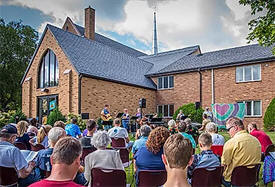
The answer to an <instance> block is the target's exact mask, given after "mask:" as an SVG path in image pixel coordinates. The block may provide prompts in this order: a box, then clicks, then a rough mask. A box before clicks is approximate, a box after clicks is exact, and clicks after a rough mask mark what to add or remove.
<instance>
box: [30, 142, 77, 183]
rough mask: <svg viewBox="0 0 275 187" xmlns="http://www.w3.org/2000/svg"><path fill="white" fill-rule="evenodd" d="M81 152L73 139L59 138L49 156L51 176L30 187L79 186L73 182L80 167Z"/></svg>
mask: <svg viewBox="0 0 275 187" xmlns="http://www.w3.org/2000/svg"><path fill="white" fill-rule="evenodd" d="M81 151H82V150H81V145H80V143H79V141H78V140H76V139H75V138H72V137H65V138H61V139H60V140H59V141H58V142H57V143H56V145H55V146H54V149H53V153H52V155H51V164H52V171H51V175H50V176H49V177H48V178H47V179H44V180H41V181H39V182H36V183H34V184H32V185H30V187H40V186H43V187H47V186H64V187H73V186H81V185H78V184H76V183H74V182H73V179H74V178H75V176H76V173H77V171H78V169H79V166H80V157H81Z"/></svg>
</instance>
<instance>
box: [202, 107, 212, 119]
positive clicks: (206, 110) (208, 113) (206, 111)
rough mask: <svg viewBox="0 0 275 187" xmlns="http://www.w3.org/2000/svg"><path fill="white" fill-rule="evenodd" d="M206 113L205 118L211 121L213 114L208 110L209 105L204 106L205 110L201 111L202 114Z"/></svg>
mask: <svg viewBox="0 0 275 187" xmlns="http://www.w3.org/2000/svg"><path fill="white" fill-rule="evenodd" d="M204 114H206V115H207V118H208V119H209V120H210V121H213V114H212V112H211V111H210V110H209V107H205V110H204V112H203V115H204Z"/></svg>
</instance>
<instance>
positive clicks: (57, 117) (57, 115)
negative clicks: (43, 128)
mask: <svg viewBox="0 0 275 187" xmlns="http://www.w3.org/2000/svg"><path fill="white" fill-rule="evenodd" d="M56 121H63V122H66V118H65V116H63V114H62V113H61V112H60V110H59V109H58V107H56V108H55V109H54V110H53V111H51V112H50V115H49V116H48V118H47V124H49V125H54V123H55V122H56Z"/></svg>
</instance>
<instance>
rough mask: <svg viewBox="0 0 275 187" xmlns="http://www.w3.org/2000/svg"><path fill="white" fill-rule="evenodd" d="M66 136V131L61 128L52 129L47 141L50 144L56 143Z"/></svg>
mask: <svg viewBox="0 0 275 187" xmlns="http://www.w3.org/2000/svg"><path fill="white" fill-rule="evenodd" d="M65 135H66V131H65V130H64V129H62V128H61V127H53V128H52V129H51V130H50V131H49V133H48V139H49V141H50V142H51V143H56V142H57V141H58V140H59V139H60V138H62V137H63V136H65Z"/></svg>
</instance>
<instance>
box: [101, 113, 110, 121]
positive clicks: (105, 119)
mask: <svg viewBox="0 0 275 187" xmlns="http://www.w3.org/2000/svg"><path fill="white" fill-rule="evenodd" d="M101 119H102V120H103V121H110V120H112V116H111V114H106V115H101Z"/></svg>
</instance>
